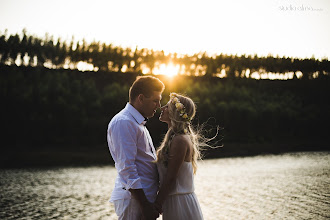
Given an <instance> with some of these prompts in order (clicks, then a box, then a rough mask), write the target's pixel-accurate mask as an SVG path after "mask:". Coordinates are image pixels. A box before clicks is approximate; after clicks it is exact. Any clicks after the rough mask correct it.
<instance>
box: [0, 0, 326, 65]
mask: <svg viewBox="0 0 330 220" xmlns="http://www.w3.org/2000/svg"><path fill="white" fill-rule="evenodd" d="M0 21H1V22H0V33H1V34H3V33H4V31H5V30H6V29H7V30H8V33H9V34H12V33H21V32H22V30H23V28H25V29H26V30H27V33H28V34H32V35H37V36H39V37H44V36H45V33H49V34H50V35H53V36H54V37H55V38H57V37H61V38H62V39H68V40H71V38H72V36H74V37H75V39H76V40H82V39H83V38H84V39H86V40H87V41H89V42H90V41H93V40H96V41H100V42H104V43H112V44H114V45H117V46H122V47H131V48H135V47H136V46H138V48H149V49H155V50H164V51H165V52H166V53H169V52H172V53H173V52H177V53H180V54H193V53H198V52H204V51H206V52H207V53H208V54H210V55H212V54H220V53H223V54H234V55H235V54H236V55H242V54H251V55H253V54H257V55H258V56H267V55H269V54H271V55H273V56H277V55H278V56H281V57H282V56H285V57H298V58H310V57H312V56H314V57H315V58H318V59H321V58H327V59H329V58H330V28H329V27H330V25H329V21H330V0H249V1H246V0H231V1H220V0H203V1H200V0H199V1H196V0H189V1H186V0H175V1H173V0H167V1H158V0H138V1H136V0H93V1H87V0H28V1H27V0H0Z"/></svg>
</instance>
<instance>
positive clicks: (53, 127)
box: [0, 32, 330, 167]
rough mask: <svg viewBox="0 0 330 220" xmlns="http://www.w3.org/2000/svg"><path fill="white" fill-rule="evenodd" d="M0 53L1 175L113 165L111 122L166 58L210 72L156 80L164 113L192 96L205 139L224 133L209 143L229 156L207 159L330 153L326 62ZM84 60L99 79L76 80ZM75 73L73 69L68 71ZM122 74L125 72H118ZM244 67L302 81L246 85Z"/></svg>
mask: <svg viewBox="0 0 330 220" xmlns="http://www.w3.org/2000/svg"><path fill="white" fill-rule="evenodd" d="M0 45H1V46H0V56H1V59H0V60H1V62H0V98H1V108H0V118H1V122H2V125H3V126H2V127H1V139H2V144H1V151H2V154H1V156H0V161H1V162H0V167H5V166H18V167H21V166H24V165H26V166H31V165H77V164H78V165H86V164H109V163H111V159H110V154H109V152H108V149H107V143H106V129H107V124H108V122H109V121H110V119H111V118H112V117H113V116H114V115H115V114H116V113H117V112H118V111H120V110H121V109H122V108H123V107H124V106H125V104H126V102H127V101H128V89H129V87H130V85H131V83H132V82H133V81H134V80H135V78H136V76H138V75H142V67H143V66H144V65H146V66H149V68H150V69H153V68H152V67H153V65H154V66H155V65H158V64H157V63H159V62H164V63H165V62H167V61H168V60H169V59H171V60H172V62H175V63H179V64H180V65H181V64H182V65H185V66H194V65H195V66H198V65H201V66H203V68H204V70H203V71H204V72H203V73H201V72H199V73H198V70H197V69H193V68H191V69H189V70H187V69H186V72H185V74H180V75H178V76H176V77H174V78H169V77H166V76H162V75H158V76H157V77H159V78H160V79H161V80H162V81H163V82H164V83H165V85H166V90H165V91H164V94H163V100H162V104H165V103H166V102H167V101H168V99H169V97H168V95H169V93H170V92H172V91H175V92H178V93H183V94H186V95H188V96H190V97H191V98H192V99H193V100H194V101H195V102H196V104H197V116H196V118H195V119H194V121H193V124H194V125H195V126H196V128H197V126H198V125H202V124H203V123H206V124H205V127H204V134H205V135H206V136H208V137H212V136H213V135H214V134H215V132H216V128H217V127H220V128H221V129H220V130H219V134H218V136H217V138H216V140H215V141H214V142H213V143H212V144H214V145H224V147H221V148H217V149H209V150H206V151H205V152H204V154H205V156H206V158H209V157H222V156H242V155H254V154H260V153H281V152H288V151H302V150H312V151H316V150H329V147H328V146H329V145H328V143H329V140H330V137H329V135H328V129H327V128H328V126H329V124H330V114H329V112H330V103H329V100H330V79H329V61H328V60H326V59H324V60H316V59H297V58H274V57H270V56H269V57H257V56H253V57H251V56H242V57H238V56H229V55H218V56H216V57H208V56H206V54H205V53H204V54H202V55H201V54H196V55H193V56H188V55H185V56H183V57H178V56H177V55H176V54H168V55H164V53H163V52H159V51H158V52H154V51H152V50H146V49H141V50H138V49H136V50H135V51H131V50H130V49H128V48H126V49H123V48H120V47H114V46H112V45H105V44H100V43H95V42H94V43H91V44H87V43H86V42H84V41H83V42H82V43H81V42H77V44H76V45H74V43H73V41H72V42H71V43H70V44H68V45H67V44H66V42H64V41H61V40H60V39H58V40H57V41H56V42H55V41H54V40H53V39H52V38H51V37H46V39H43V40H42V39H40V38H37V37H34V36H28V35H26V34H25V32H23V33H22V35H18V34H17V35H10V36H7V34H4V35H2V36H1V37H0ZM93 48H94V49H93ZM200 55H201V56H200ZM22 56H23V57H25V58H23V60H21V62H22V63H21V65H18V64H17V62H19V60H20V58H21V57H22ZM31 57H32V59H30V58H31ZM80 61H84V62H88V63H91V64H93V65H94V66H95V67H98V69H97V71H85V72H82V71H79V70H78V69H76V68H75V67H76V66H75V65H77V63H78V62H80ZM24 62H25V63H24ZM71 64H72V65H73V68H71V67H69V68H66V67H65V65H69V66H70V65H71ZM124 65H126V67H127V71H125V72H123V71H121V70H122V68H123V66H124ZM219 68H224V69H226V74H227V77H224V78H219V77H216V74H215V73H216V72H217V71H219ZM247 68H248V69H251V70H252V69H254V70H258V71H261V69H263V70H265V71H273V72H281V73H284V72H287V71H294V72H297V71H298V70H299V71H301V72H302V73H303V75H302V77H300V78H299V79H298V78H293V79H292V80H268V79H264V80H255V79H251V78H249V77H241V76H242V75H240V73H242V72H244V69H247ZM232 71H234V72H232ZM315 73H318V74H316V75H315ZM150 74H151V73H150ZM158 116H159V112H158V113H156V116H155V117H153V118H152V119H151V120H149V122H148V124H147V127H148V129H149V130H150V133H151V135H152V137H153V140H154V143H155V146H158V145H159V143H160V141H161V139H162V137H163V135H164V134H165V132H166V128H167V127H166V125H165V124H163V123H161V122H159V120H158Z"/></svg>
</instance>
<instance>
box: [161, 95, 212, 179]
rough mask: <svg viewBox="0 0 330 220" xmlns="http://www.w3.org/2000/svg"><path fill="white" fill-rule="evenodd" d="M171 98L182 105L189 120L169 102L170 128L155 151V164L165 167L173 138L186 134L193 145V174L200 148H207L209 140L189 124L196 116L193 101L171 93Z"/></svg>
mask: <svg viewBox="0 0 330 220" xmlns="http://www.w3.org/2000/svg"><path fill="white" fill-rule="evenodd" d="M171 96H175V97H177V98H178V99H179V101H180V103H181V104H183V106H184V108H185V113H187V115H188V117H189V119H190V120H186V119H185V118H183V117H182V113H180V111H179V110H178V109H177V108H176V106H175V103H174V102H172V101H171V102H169V105H168V112H169V118H170V120H171V127H170V128H169V129H168V131H167V133H166V134H165V137H164V139H163V141H162V143H161V145H160V147H159V148H158V150H157V160H156V162H162V163H163V164H164V165H165V166H167V164H168V156H169V149H170V147H171V141H172V139H173V137H174V136H175V135H184V134H186V135H189V136H190V140H191V142H192V144H193V148H192V151H193V152H192V158H191V159H192V160H191V162H192V165H193V170H194V174H195V173H196V171H197V160H198V159H201V147H203V146H209V145H208V144H207V142H208V141H210V140H211V139H207V138H205V137H204V136H203V135H201V130H199V129H198V130H195V129H194V128H193V126H192V124H191V120H192V119H193V118H194V116H195V114H196V105H195V103H194V102H193V100H192V99H191V98H189V97H187V96H183V95H179V94H177V93H171Z"/></svg>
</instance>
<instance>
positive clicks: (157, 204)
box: [154, 202, 163, 214]
mask: <svg viewBox="0 0 330 220" xmlns="http://www.w3.org/2000/svg"><path fill="white" fill-rule="evenodd" d="M154 206H155V208H156V209H157V211H158V213H159V214H162V213H163V208H162V205H161V204H159V203H157V202H155V203H154Z"/></svg>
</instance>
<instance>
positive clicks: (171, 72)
mask: <svg viewBox="0 0 330 220" xmlns="http://www.w3.org/2000/svg"><path fill="white" fill-rule="evenodd" d="M179 71H180V66H179V65H174V64H173V63H171V62H170V63H169V64H164V63H163V64H160V66H159V68H157V69H155V70H154V74H156V75H165V76H168V77H173V76H176V75H178V74H179Z"/></svg>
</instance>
